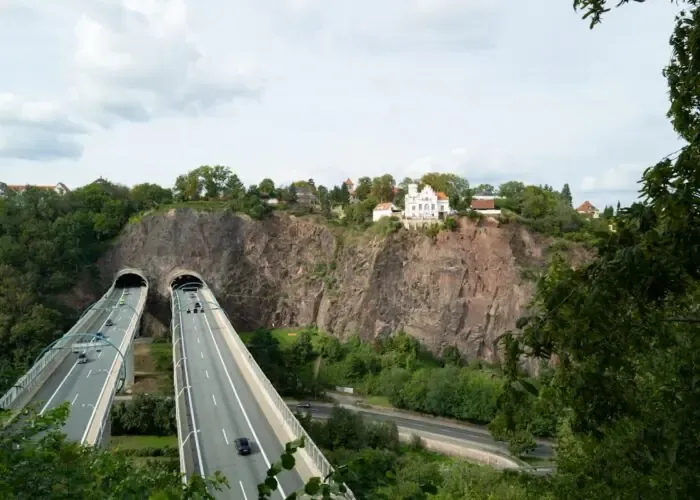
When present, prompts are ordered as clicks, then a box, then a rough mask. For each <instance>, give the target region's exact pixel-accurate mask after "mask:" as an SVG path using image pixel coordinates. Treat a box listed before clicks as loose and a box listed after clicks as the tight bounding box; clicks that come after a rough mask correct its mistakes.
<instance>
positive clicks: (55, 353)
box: [0, 286, 114, 410]
mask: <svg viewBox="0 0 700 500" xmlns="http://www.w3.org/2000/svg"><path fill="white" fill-rule="evenodd" d="M113 291H114V286H112V287H110V288H109V290H107V292H106V293H105V294H104V295H103V296H102V297H101V298H100V300H98V301H97V302H96V303H95V304H93V305H92V306H91V309H90V310H89V311H88V312H87V313H85V314H84V315H83V316H82V317H81V318H80V319H78V321H77V322H76V323H75V325H73V327H72V328H71V329H70V330H68V332H66V333H65V334H64V336H63V338H62V339H61V340H59V341H58V342H57V343H56V344H55V345H54V346H53V348H52V349H51V350H50V351H48V352H47V353H46V354H44V355H43V356H42V357H41V358H40V359H39V360H38V361H37V362H36V363H35V364H34V365H33V366H32V367H31V368H30V369H29V370H28V371H27V373H25V374H24V375H22V377H20V378H19V380H17V382H16V383H15V385H14V386H13V387H12V388H11V389H10V390H9V391H7V393H5V395H4V396H3V397H2V398H0V408H4V409H8V410H9V409H20V408H24V407H25V406H26V405H27V404H28V403H29V401H31V400H32V398H33V397H34V396H35V395H36V393H37V392H38V391H39V389H40V388H41V387H42V386H43V385H44V383H45V382H46V381H47V380H48V379H49V377H50V376H51V375H52V374H53V372H54V371H55V370H56V368H58V366H59V365H60V364H61V363H63V361H64V360H65V359H66V358H67V357H68V355H69V354H70V353H71V345H70V344H71V342H72V341H73V340H74V339H75V337H73V336H72V335H74V334H76V333H80V331H81V329H83V328H84V327H85V325H87V324H89V323H90V322H92V321H93V320H94V318H95V316H96V315H97V314H100V310H99V306H101V305H103V304H104V302H105V301H106V300H107V298H108V297H109V296H110V295H111V294H112V292H113Z"/></svg>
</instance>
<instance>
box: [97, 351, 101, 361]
mask: <svg viewBox="0 0 700 500" xmlns="http://www.w3.org/2000/svg"><path fill="white" fill-rule="evenodd" d="M101 357H102V351H100V353H99V354H98V355H97V359H100V358H101Z"/></svg>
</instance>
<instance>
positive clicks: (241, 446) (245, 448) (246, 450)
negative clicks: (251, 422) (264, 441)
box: [234, 437, 250, 455]
mask: <svg viewBox="0 0 700 500" xmlns="http://www.w3.org/2000/svg"><path fill="white" fill-rule="evenodd" d="M234 443H235V444H236V451H238V454H239V455H250V443H249V442H248V439H247V438H244V437H241V438H237V439H236V440H235V441H234Z"/></svg>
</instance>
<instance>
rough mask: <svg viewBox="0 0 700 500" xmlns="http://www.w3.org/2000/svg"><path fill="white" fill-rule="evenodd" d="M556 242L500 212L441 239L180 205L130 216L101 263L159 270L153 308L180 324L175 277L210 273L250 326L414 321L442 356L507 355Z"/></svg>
mask: <svg viewBox="0 0 700 500" xmlns="http://www.w3.org/2000/svg"><path fill="white" fill-rule="evenodd" d="M548 246H549V240H548V239H547V238H544V237H542V236H540V235H537V234H531V233H529V232H528V231H527V230H526V229H524V228H522V227H520V226H518V225H515V224H508V225H504V226H502V227H499V223H498V221H496V220H495V219H490V218H484V219H482V220H480V221H472V220H469V219H463V220H462V221H461V224H460V229H459V230H458V231H456V232H441V233H439V234H438V236H437V237H436V238H435V239H432V238H429V237H427V236H425V235H423V234H422V233H420V232H417V231H407V230H401V231H399V232H397V233H394V234H391V235H389V236H388V237H379V236H372V235H370V234H362V233H358V232H355V231H349V230H341V229H337V230H336V229H330V228H329V227H327V226H325V225H322V224H318V223H315V222H312V221H310V220H306V219H298V218H295V217H293V216H288V215H286V214H280V215H277V216H275V217H272V218H270V219H268V220H265V221H262V222H258V221H251V220H249V219H247V218H244V217H240V216H236V215H234V214H231V213H228V212H214V213H206V212H196V211H193V210H188V209H178V210H171V211H170V212H169V213H168V214H165V215H154V216H148V217H144V218H143V220H141V221H140V222H139V223H136V224H130V225H129V226H128V227H127V228H126V229H125V230H124V232H123V233H122V235H121V236H120V238H119V239H118V240H117V241H116V242H115V244H114V245H113V247H112V248H111V250H110V251H109V252H108V253H107V254H106V255H105V256H104V257H103V259H102V260H101V261H100V262H99V268H100V270H101V272H102V277H103V280H104V284H105V285H107V286H108V283H109V282H110V280H111V279H112V276H113V275H114V273H115V272H116V271H118V270H119V269H121V268H124V267H135V268H140V269H142V270H143V271H144V272H145V273H146V274H147V276H148V278H149V281H150V284H151V291H152V297H151V298H152V299H155V303H154V305H153V306H152V307H153V308H154V309H152V310H151V312H152V313H153V314H154V315H155V316H156V317H157V318H158V320H159V321H160V322H161V323H163V324H167V321H168V317H167V315H168V312H167V311H168V307H169V302H168V300H169V299H168V285H169V283H168V282H167V277H168V276H172V272H173V270H175V269H177V268H181V269H190V270H192V271H196V272H198V273H200V274H201V275H202V276H203V277H204V279H205V280H206V282H207V283H208V284H209V286H210V287H211V288H212V290H213V291H214V293H215V294H216V296H217V299H218V300H219V302H220V303H221V304H222V305H223V306H224V308H225V309H226V310H227V312H228V313H229V316H230V318H231V320H232V321H233V322H234V326H235V327H236V328H238V329H240V330H242V331H245V330H250V329H253V328H255V327H258V326H263V325H265V326H270V327H282V326H293V325H306V324H314V323H315V324H317V325H318V326H319V328H321V329H323V330H325V331H328V332H331V333H333V334H335V335H337V336H340V337H347V336H349V335H352V334H359V335H360V336H361V337H362V338H364V339H372V338H375V337H377V336H383V335H390V334H391V333H393V332H395V331H397V330H399V329H403V330H405V331H406V332H407V333H409V334H410V335H412V336H414V337H416V338H418V339H420V340H421V341H423V342H424V343H425V345H426V346H427V347H428V348H429V349H430V350H431V351H433V352H440V351H441V350H442V349H444V348H445V347H447V346H449V345H456V346H457V347H458V348H459V349H460V351H461V352H462V353H463V354H465V355H466V356H467V357H468V358H470V359H474V358H480V359H484V360H487V361H490V362H494V361H497V360H498V351H497V345H496V342H497V339H498V337H499V335H500V334H502V333H503V332H504V331H506V330H508V329H512V328H513V327H514V325H515V321H516V320H517V319H518V318H519V317H520V316H521V315H522V313H523V312H524V310H525V308H526V307H527V304H528V301H529V300H530V298H531V296H532V293H533V291H534V283H533V282H532V281H531V280H528V279H526V278H525V276H524V273H523V269H532V268H533V266H536V267H541V266H542V265H544V263H545V262H546V253H547V248H548Z"/></svg>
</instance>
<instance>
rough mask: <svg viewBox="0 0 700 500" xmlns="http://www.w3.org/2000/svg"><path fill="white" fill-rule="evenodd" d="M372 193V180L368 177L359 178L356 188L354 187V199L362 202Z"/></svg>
mask: <svg viewBox="0 0 700 500" xmlns="http://www.w3.org/2000/svg"><path fill="white" fill-rule="evenodd" d="M371 192H372V179H370V178H369V177H360V178H359V179H358V180H357V186H356V187H355V198H357V199H358V200H360V201H364V200H366V199H367V197H368V196H369V195H370V193H371Z"/></svg>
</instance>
